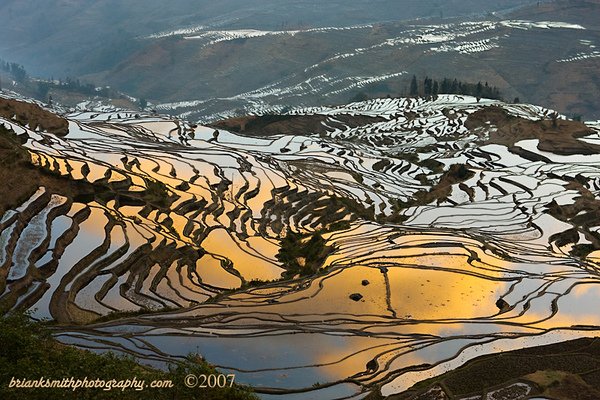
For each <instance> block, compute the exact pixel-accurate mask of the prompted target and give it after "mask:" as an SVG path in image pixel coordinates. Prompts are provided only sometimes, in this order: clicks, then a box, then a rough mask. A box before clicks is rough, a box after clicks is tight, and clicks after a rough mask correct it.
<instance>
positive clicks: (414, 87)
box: [409, 75, 419, 97]
mask: <svg viewBox="0 0 600 400" xmlns="http://www.w3.org/2000/svg"><path fill="white" fill-rule="evenodd" d="M409 94H410V95H411V96H412V97H416V96H418V95H419V85H418V84H417V77H416V76H415V75H413V77H412V80H411V81H410V91H409Z"/></svg>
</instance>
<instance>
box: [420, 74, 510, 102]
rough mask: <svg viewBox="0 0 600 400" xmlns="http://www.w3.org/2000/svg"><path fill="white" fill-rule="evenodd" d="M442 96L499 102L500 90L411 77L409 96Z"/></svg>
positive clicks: (445, 80)
mask: <svg viewBox="0 0 600 400" xmlns="http://www.w3.org/2000/svg"><path fill="white" fill-rule="evenodd" d="M439 93H444V94H461V95H468V96H474V97H477V98H481V97H486V98H489V99H498V100H501V99H502V97H501V96H500V90H498V88H497V87H496V86H490V85H489V84H488V83H487V82H485V83H481V81H480V82H477V83H466V82H462V81H459V80H457V79H450V78H444V79H442V80H441V81H437V80H435V79H432V78H429V77H427V76H426V77H425V78H424V79H423V80H419V79H417V77H416V76H415V75H413V77H412V79H411V81H410V88H409V95H410V96H413V97H417V96H424V97H429V96H437V95H438V94H439Z"/></svg>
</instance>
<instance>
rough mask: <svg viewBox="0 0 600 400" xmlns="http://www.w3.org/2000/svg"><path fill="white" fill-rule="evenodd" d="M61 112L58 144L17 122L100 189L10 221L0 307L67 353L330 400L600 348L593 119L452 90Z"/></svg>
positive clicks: (34, 144)
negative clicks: (545, 347)
mask: <svg viewBox="0 0 600 400" xmlns="http://www.w3.org/2000/svg"><path fill="white" fill-rule="evenodd" d="M64 117H65V118H66V120H67V121H68V133H67V134H66V135H64V136H59V135H55V134H52V133H49V132H46V131H44V130H43V128H39V129H35V128H34V129H32V128H33V127H32V126H31V125H29V126H28V125H24V124H23V123H19V122H18V121H17V120H16V119H17V118H16V116H15V118H12V117H2V119H0V122H1V123H2V125H3V126H4V128H5V130H8V131H13V132H14V134H10V135H12V136H10V135H9V134H8V133H3V135H5V136H6V135H9V136H6V137H10V138H11V140H12V142H11V143H15V141H17V140H18V141H19V142H20V143H23V148H24V149H26V151H27V154H28V158H29V159H30V162H31V163H32V164H33V165H35V166H37V167H38V169H37V170H40V171H47V172H48V173H50V174H51V175H52V176H53V177H54V178H56V179H61V180H63V181H65V182H70V183H67V184H66V186H69V187H70V186H71V185H75V184H76V183H78V184H79V185H84V187H83V189H81V190H80V191H77V192H66V191H64V192H62V193H61V190H60V186H59V185H56V186H53V187H46V186H40V187H39V188H38V189H37V191H36V192H35V193H33V194H32V195H31V196H30V198H29V199H24V200H22V201H21V203H20V204H15V205H12V206H11V207H10V208H11V209H10V210H8V211H6V212H5V213H4V215H3V216H1V217H0V292H2V295H1V296H0V304H2V307H3V309H5V310H6V309H10V308H15V307H22V308H28V309H31V310H33V315H34V316H35V317H37V318H52V319H54V320H56V321H57V322H58V323H59V325H58V328H57V330H56V337H57V338H58V339H59V340H60V341H62V342H64V343H69V344H74V345H77V346H80V347H83V348H90V349H94V350H98V351H105V350H117V351H120V352H123V353H127V354H132V355H135V356H136V357H139V358H140V359H141V360H143V361H146V362H149V363H151V364H155V365H164V364H165V363H168V362H169V361H170V360H173V359H177V358H180V357H184V356H186V355H187V354H189V353H190V352H192V353H200V354H201V355H202V356H203V357H205V358H206V359H207V360H209V361H210V362H212V363H214V364H216V365H217V366H219V367H221V368H222V369H224V370H226V371H231V372H233V373H235V374H236V380H237V381H240V382H245V383H249V384H252V385H253V386H254V387H256V391H257V392H258V393H262V394H263V396H264V398H275V397H278V395H285V396H284V398H286V399H287V398H292V399H293V398H319V399H328V398H331V399H333V398H361V397H362V396H363V395H364V394H365V393H367V392H369V391H371V390H377V391H381V393H383V394H384V395H391V394H395V393H400V392H402V391H404V390H406V389H407V388H409V387H410V386H412V384H413V383H415V382H417V381H420V380H422V379H424V378H427V377H431V376H435V375H438V374H441V373H442V372H445V371H447V370H449V369H453V368H455V367H457V366H459V365H461V364H462V363H464V362H465V361H467V360H469V359H472V358H474V357H476V356H479V355H482V354H491V353H497V352H499V351H502V350H509V349H514V348H520V347H529V346H534V345H539V344H548V343H554V342H560V341H564V340H567V339H570V338H578V337H585V336H597V334H598V329H599V327H600V317H599V316H598V314H597V311H596V308H597V304H599V301H600V285H599V283H600V269H599V268H600V264H599V262H600V235H599V230H600V214H599V212H600V211H599V205H600V202H599V201H598V193H599V191H600V155H599V151H598V149H600V126H598V124H597V123H587V124H583V123H580V122H574V121H568V120H566V119H565V118H564V117H563V116H561V115H559V114H558V113H556V112H554V111H552V110H548V109H544V108H541V107H537V106H532V105H526V104H522V105H509V104H504V103H501V102H498V101H492V100H486V99H481V100H479V101H478V100H477V99H475V98H471V97H463V96H454V95H440V96H439V97H437V98H435V99H429V100H425V99H377V100H371V101H366V102H361V103H352V104H348V105H344V106H339V107H319V108H297V109H293V110H291V111H289V112H288V113H287V114H285V115H281V116H273V115H269V116H263V117H259V118H249V119H246V120H243V119H239V120H234V121H223V122H222V123H219V124H216V125H215V126H213V127H206V126H196V125H193V124H190V123H188V122H185V121H183V120H178V119H172V118H167V117H161V116H157V115H147V114H141V115H140V114H135V113H132V112H127V111H122V110H112V111H111V110H104V111H102V112H100V111H98V112H81V113H71V114H67V115H65V116H64ZM236 131H237V132H236ZM15 135H16V136H15ZM150 311H153V312H150ZM278 398H279V397H278Z"/></svg>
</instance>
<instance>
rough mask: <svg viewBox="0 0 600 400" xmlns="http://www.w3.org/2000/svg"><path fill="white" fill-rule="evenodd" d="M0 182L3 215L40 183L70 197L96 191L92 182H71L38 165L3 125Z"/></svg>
mask: <svg viewBox="0 0 600 400" xmlns="http://www.w3.org/2000/svg"><path fill="white" fill-rule="evenodd" d="M0 182H1V183H2V184H1V186H0V187H1V189H0V216H1V215H3V214H4V212H5V211H6V210H8V209H12V208H15V207H17V206H19V205H21V204H22V203H23V202H24V201H25V200H27V199H28V198H29V197H30V196H31V195H32V194H33V193H35V191H36V190H37V189H38V188H39V187H40V186H44V187H45V188H46V190H47V191H49V192H50V193H56V194H61V195H64V196H67V197H69V198H73V197H74V196H76V195H79V194H93V193H94V188H93V186H92V185H91V184H86V183H83V182H76V181H71V180H69V179H66V178H61V177H59V176H56V175H52V174H51V173H49V172H47V171H46V170H43V169H41V168H36V167H34V166H33V165H32V164H31V162H30V158H29V153H28V152H27V150H25V149H24V148H23V147H21V144H20V143H19V141H18V138H17V137H16V135H14V134H13V133H12V132H9V131H7V130H6V129H4V128H3V127H0Z"/></svg>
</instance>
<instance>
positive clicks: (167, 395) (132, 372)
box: [0, 314, 256, 400]
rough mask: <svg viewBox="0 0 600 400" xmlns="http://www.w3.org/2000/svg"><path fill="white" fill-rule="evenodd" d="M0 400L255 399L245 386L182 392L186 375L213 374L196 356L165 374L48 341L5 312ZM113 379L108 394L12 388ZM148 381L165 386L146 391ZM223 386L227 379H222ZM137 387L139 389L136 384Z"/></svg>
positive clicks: (34, 326)
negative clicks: (18, 383)
mask: <svg viewBox="0 0 600 400" xmlns="http://www.w3.org/2000/svg"><path fill="white" fill-rule="evenodd" d="M0 343H1V345H0V398H1V399H4V400H11V399H44V400H45V399H119V400H128V399H142V398H151V399H171V400H173V399H207V400H219V399H224V400H234V399H236V400H237V399H239V400H246V399H248V400H250V399H256V396H255V395H254V394H252V392H251V390H250V389H249V388H247V387H243V386H239V385H237V384H234V385H233V387H225V388H217V389H210V388H199V387H195V388H188V387H187V386H186V385H185V383H184V382H185V379H186V376H188V375H189V374H193V375H195V376H200V375H203V374H204V375H210V374H219V372H218V371H217V370H215V368H214V367H212V366H210V365H209V364H208V363H206V362H205V361H203V360H202V359H200V358H199V357H192V356H190V357H188V359H187V360H186V361H184V362H182V363H179V364H177V365H174V366H173V367H171V368H170V370H169V371H161V370H157V369H154V368H149V367H145V366H142V365H140V364H139V363H138V362H136V360H134V359H133V358H131V357H125V356H117V355H114V354H111V353H108V354H102V355H98V354H95V353H92V352H90V351H85V350H81V349H77V348H73V347H70V346H66V345H63V344H61V343H59V342H57V341H56V340H54V339H53V338H52V336H51V334H50V330H49V329H48V327H47V326H46V325H45V324H44V323H41V322H35V321H32V320H30V319H29V317H28V316H27V315H25V314H10V315H6V316H4V317H2V318H0ZM71 377H73V378H74V379H81V380H83V379H84V378H87V379H88V380H96V379H100V380H104V381H111V380H114V381H113V382H114V383H113V386H115V385H117V387H113V388H112V390H103V389H102V388H99V387H96V388H78V389H77V390H73V389H72V388H15V387H12V388H11V387H9V386H11V381H12V382H13V386H14V383H15V382H16V380H17V379H19V380H23V379H26V380H38V379H40V378H44V379H50V380H63V379H64V378H71ZM134 378H135V379H136V381H137V382H138V383H139V382H141V381H144V383H145V385H146V387H145V388H144V389H143V390H136V389H135V387H134V386H132V387H129V388H126V389H124V390H122V388H120V387H118V385H119V382H125V381H127V380H130V381H132V380H133V379H134ZM151 382H159V384H160V385H165V386H167V387H163V388H151V387H149V386H150V384H151ZM227 386H229V380H228V381H227ZM138 388H139V386H138Z"/></svg>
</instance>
